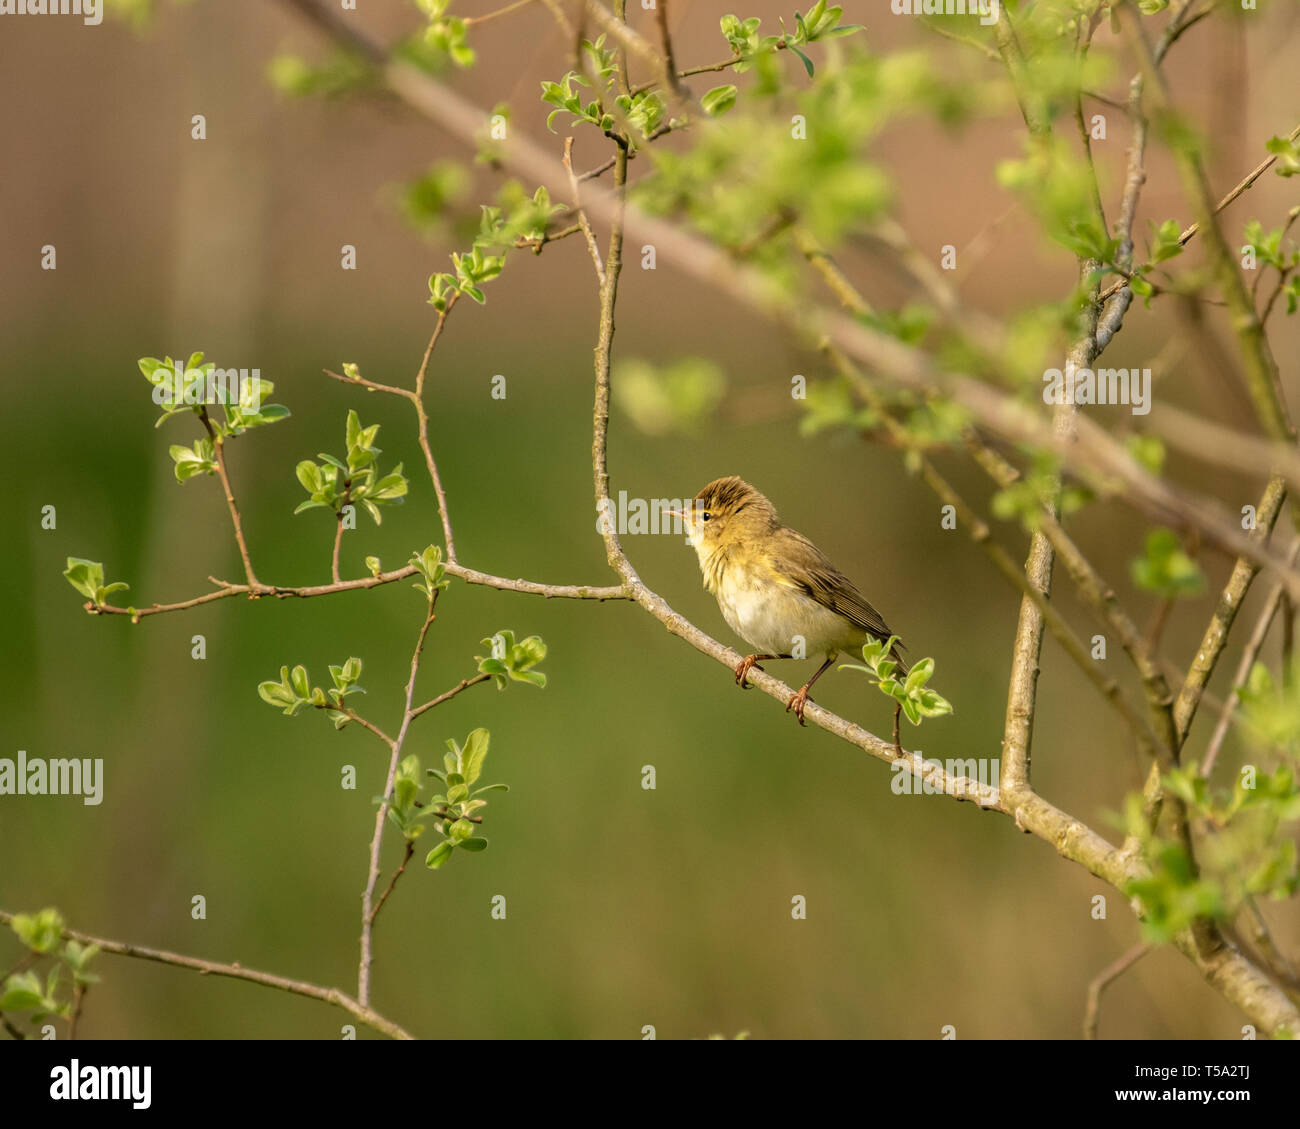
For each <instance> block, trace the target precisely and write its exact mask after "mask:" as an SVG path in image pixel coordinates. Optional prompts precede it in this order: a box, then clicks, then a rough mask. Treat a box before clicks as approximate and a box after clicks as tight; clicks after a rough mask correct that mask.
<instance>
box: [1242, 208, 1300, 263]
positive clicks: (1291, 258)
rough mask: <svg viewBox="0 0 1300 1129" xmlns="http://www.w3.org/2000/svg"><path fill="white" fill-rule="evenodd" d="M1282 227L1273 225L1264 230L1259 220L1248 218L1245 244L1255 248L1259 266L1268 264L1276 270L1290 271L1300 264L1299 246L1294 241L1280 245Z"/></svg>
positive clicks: (1284, 232)
mask: <svg viewBox="0 0 1300 1129" xmlns="http://www.w3.org/2000/svg"><path fill="white" fill-rule="evenodd" d="M1285 234H1286V231H1285V229H1284V228H1281V227H1275V228H1273V229H1272V230H1271V231H1265V230H1264V225H1263V224H1261V223H1260V222H1259V220H1250V221H1249V222H1247V224H1246V230H1245V244H1244V245H1245V246H1247V247H1253V248H1254V249H1255V258H1256V259H1257V260H1258V264H1259V266H1260V267H1265V266H1270V267H1273V268H1274V269H1275V270H1278V271H1290V270H1293V269H1294V268H1295V267H1296V266H1297V265H1300V248H1297V247H1296V245H1295V244H1294V243H1289V244H1287V246H1285V247H1283V246H1282V238H1283V236H1284V235H1285Z"/></svg>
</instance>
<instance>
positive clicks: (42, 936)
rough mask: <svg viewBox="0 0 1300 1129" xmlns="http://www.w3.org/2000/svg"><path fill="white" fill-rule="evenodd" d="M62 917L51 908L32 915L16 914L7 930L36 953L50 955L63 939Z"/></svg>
mask: <svg viewBox="0 0 1300 1129" xmlns="http://www.w3.org/2000/svg"><path fill="white" fill-rule="evenodd" d="M63 927H64V926H63V915H62V914H61V913H59V911H58V910H57V909H55V908H54V907H53V906H47V907H46V908H45V909H43V910H40V911H39V912H37V913H34V914H27V913H16V914H14V917H13V920H12V921H11V922H10V923H9V928H11V929H12V930H13V931H14V934H15V936H17V938H18V940H19V941H21V942H22V943H23V945H24V946H25V947H26V948H28V949H30V950H31V951H32V952H36V953H51V952H53V951H54V950H55V949H56V948H57V947H58V944H59V941H60V940H61V939H62V937H63Z"/></svg>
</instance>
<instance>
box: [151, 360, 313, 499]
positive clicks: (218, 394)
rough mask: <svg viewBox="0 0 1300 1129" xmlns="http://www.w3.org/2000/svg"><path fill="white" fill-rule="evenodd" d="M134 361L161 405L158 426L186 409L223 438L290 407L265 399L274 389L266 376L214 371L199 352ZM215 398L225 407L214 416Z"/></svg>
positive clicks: (259, 424)
mask: <svg viewBox="0 0 1300 1129" xmlns="http://www.w3.org/2000/svg"><path fill="white" fill-rule="evenodd" d="M138 363H139V365H140V371H141V372H142V373H144V376H145V379H146V380H148V381H149V383H150V384H152V385H153V389H154V390H153V401H154V403H155V404H158V405H159V406H160V407H161V408H162V409H163V412H162V415H161V416H159V417H158V419H157V420H156V421H155V423H154V426H155V427H161V426H162V425H163V424H164V423H165V422H166V421H167V420H169V419H171V418H172V416H175V415H180V414H181V413H184V412H187V411H190V412H193V413H194V414H195V415H197V416H199V417H200V418H203V419H206V420H207V421H208V423H209V425H210V426H211V427H212V430H213V431H214V432H215V433H216V435H217V437H218V438H219V439H227V438H232V437H233V436H236V435H242V434H243V433H244V432H245V431H247V430H248V429H249V428H253V427H264V426H266V425H267V424H270V423H277V422H279V421H280V420H282V419H286V418H287V417H288V415H289V409H288V408H286V407H285V406H284V405H283V404H268V403H265V402H264V401H265V400H266V398H267V397H268V396H270V395H271V393H272V392H274V391H275V385H274V384H272V383H271V382H270V381H269V380H263V379H262V378H261V377H260V376H256V377H250V378H249V379H247V380H242V379H237V377H233V376H232V374H233V373H234V370H224V371H223V374H222V375H221V376H218V375H217V366H216V365H215V364H214V363H213V362H211V361H208V362H206V363H205V362H204V360H203V354H202V353H191V354H190V358H189V360H188V361H186V362H185V363H184V364H183V365H182V364H181V362H179V361H173V360H172V359H171V357H165V358H163V360H161V361H160V360H158V359H157V358H156V357H141V358H140V360H139V362H138ZM178 374H179V375H178ZM232 379H237V386H236V387H235V389H234V391H235V393H236V395H234V396H231V395H230V393H231V391H232V390H231V387H230V381H231V380H232ZM218 404H220V405H221V407H222V408H223V409H224V411H225V419H224V420H218V419H216V418H214V417H213V416H212V414H211V413H210V412H209V411H208V409H209V408H210V407H215V406H216V405H218ZM173 458H175V456H173ZM178 465H179V464H178ZM195 473H198V472H197V471H196V472H195ZM178 477H179V474H178ZM187 477H188V476H187ZM181 481H184V479H181Z"/></svg>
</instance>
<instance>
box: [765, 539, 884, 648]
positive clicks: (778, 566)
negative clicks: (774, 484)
mask: <svg viewBox="0 0 1300 1129" xmlns="http://www.w3.org/2000/svg"><path fill="white" fill-rule="evenodd" d="M773 537H774V539H775V540H776V542H777V543H776V545H775V546H774V549H775V550H776V551H775V552H773V553H772V555H771V558H770V559H771V564H772V567H773V568H774V569H775V570H776V571H777V572H778V573H780V574H781V575H782V576H783V577H784V578H785V580H786V583H788V584H789V585H790V586H791V587H794V588H798V589H799V590H800V591H801V592H803V593H805V594H806V595H808V596H811V597H812V598H813V599H814V600H816V601H817V602H818V603H819V604H821V605H822V607H825V608H829V609H830V610H831V611H833V612H835V613H837V614H838V615H842V616H843V617H844V618H845V619H847V620H849V622H851V623H854V624H856V625H857V626H858V627H860V628H862V630H863V631H866V632H869V633H870V634H872V635H874V636H876V637H877V638H879V639H888V638H889V637H890V636H891V635H892V634H893V632H892V631H890V630H889V625H888V624H887V623H885V621H884V618H883V617H882V616H881V614H880V613H879V612H878V611H876V609H875V608H873V607H872V606H871V605H870V604H869V603H867V601H866V600H865V599H864V598H863V596H862V593H861V592H859V591H858V590H857V588H856V587H854V585H853V581H851V580H850V579H849V578H848V577H847V576H845V575H844V574H843V573H842V572H840V570H839V569H837V568H836V567H835V566H834V565H833V564H831V562H830V561H829V560H828V559H827V557H826V554H825V553H823V552H822V551H821V550H820V549H819V548H817V546H816V545H814V544H813V543H812V542H811V541H809V540H808V538H807V537H805V536H804V535H803V534H802V533H797V532H795V530H793V529H790V528H789V527H786V528H783V529H780V530H778V531H777V532H776V533H774V534H773ZM897 649H898V650H900V651H901V650H902V649H903V646H902V644H901V643H900V644H898V645H897ZM900 661H902V660H901V658H900Z"/></svg>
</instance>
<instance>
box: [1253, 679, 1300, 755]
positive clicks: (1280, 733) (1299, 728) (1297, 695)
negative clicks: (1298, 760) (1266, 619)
mask: <svg viewBox="0 0 1300 1129" xmlns="http://www.w3.org/2000/svg"><path fill="white" fill-rule="evenodd" d="M1237 697H1238V699H1239V700H1240V702H1241V707H1242V709H1241V713H1242V718H1243V720H1244V721H1245V723H1246V725H1247V727H1248V728H1249V729H1250V731H1251V733H1252V734H1253V736H1254V737H1255V738H1256V739H1258V740H1260V741H1263V742H1265V743H1266V744H1268V745H1270V746H1274V747H1278V748H1282V749H1285V750H1289V751H1291V752H1292V753H1295V752H1297V751H1298V750H1300V690H1297V688H1296V686H1295V685H1293V684H1286V685H1282V686H1278V685H1275V684H1274V682H1273V676H1272V675H1271V674H1269V672H1268V668H1267V667H1266V666H1265V665H1264V664H1263V663H1256V664H1255V665H1254V666H1253V667H1251V669H1250V674H1249V675H1248V676H1247V678H1246V682H1245V684H1244V685H1242V686H1238V687H1237Z"/></svg>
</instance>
